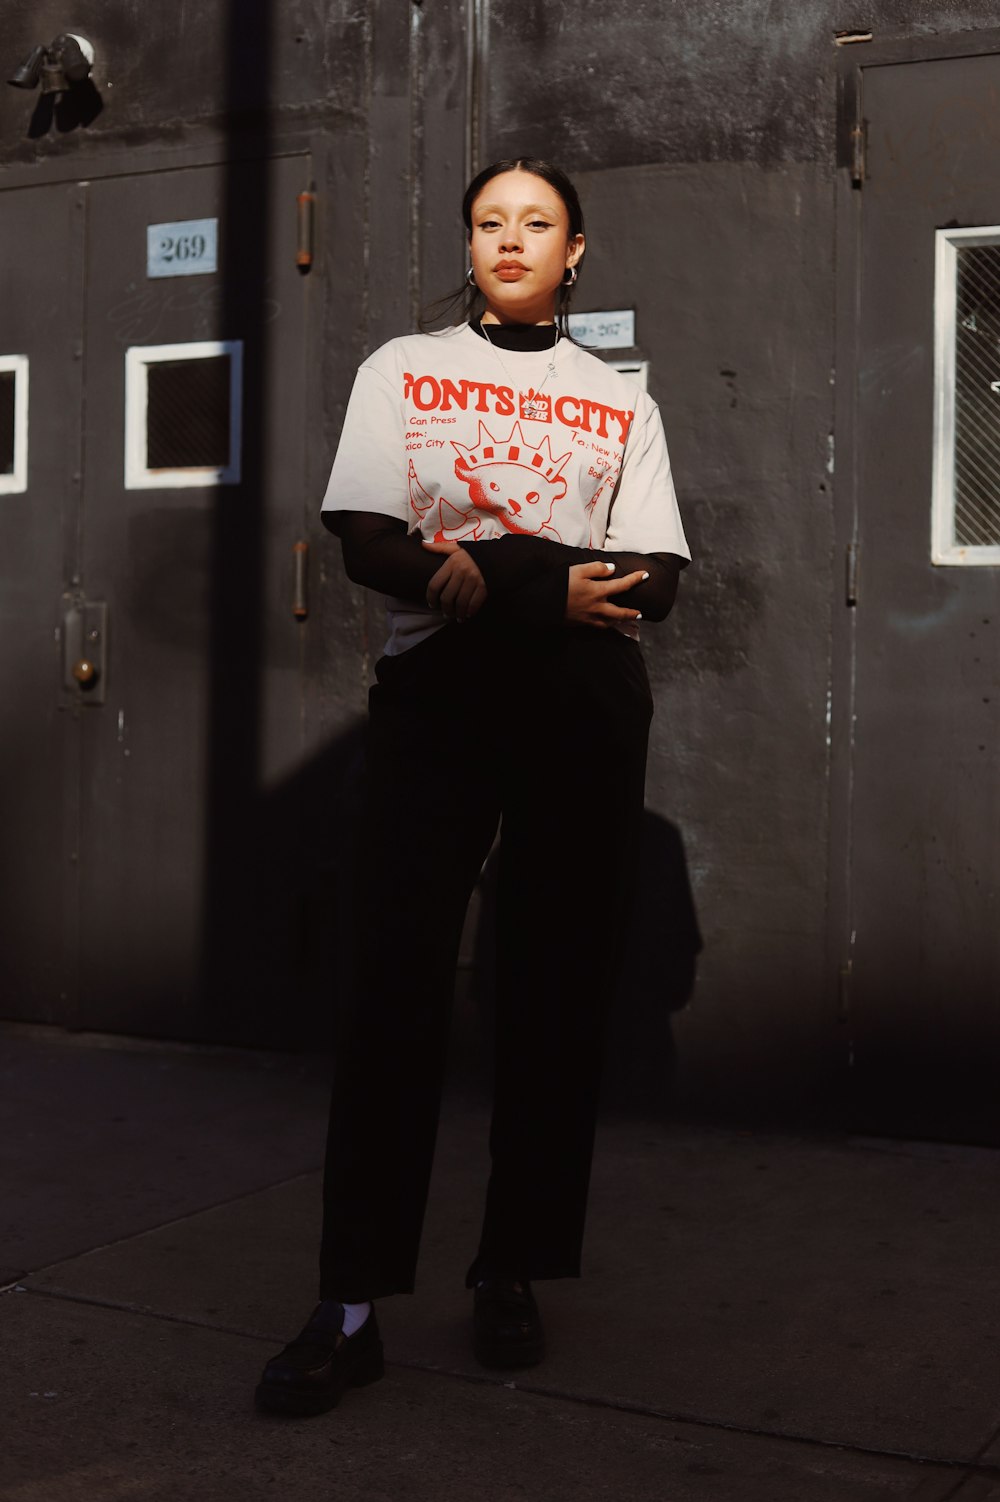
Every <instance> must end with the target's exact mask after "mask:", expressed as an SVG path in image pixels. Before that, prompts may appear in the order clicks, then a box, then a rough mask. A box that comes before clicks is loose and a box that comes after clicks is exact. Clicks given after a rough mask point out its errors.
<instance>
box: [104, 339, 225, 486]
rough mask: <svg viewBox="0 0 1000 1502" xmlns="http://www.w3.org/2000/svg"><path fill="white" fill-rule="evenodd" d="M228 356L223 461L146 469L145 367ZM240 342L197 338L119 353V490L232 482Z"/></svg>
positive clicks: (147, 387) (151, 345) (147, 382)
mask: <svg viewBox="0 0 1000 1502" xmlns="http://www.w3.org/2000/svg"><path fill="white" fill-rule="evenodd" d="M219 355H228V356H229V463H228V464H227V465H223V466H220V465H191V466H187V465H185V466H179V467H177V468H175V469H150V468H149V463H148V458H149V451H148V445H147V416H148V409H149V379H148V376H147V371H148V368H149V366H150V365H153V364H155V363H157V362H159V361H161V360H207V359H211V358H213V357H216V356H219ZM242 416H243V340H242V339H203V340H198V341H196V342H193V343H191V344H133V345H131V346H130V347H129V348H128V349H127V350H126V351H125V489H126V490H182V489H189V488H191V487H193V486H204V485H238V484H239V483H240V457H241V448H242V438H243V424H242Z"/></svg>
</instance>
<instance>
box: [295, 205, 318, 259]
mask: <svg viewBox="0 0 1000 1502" xmlns="http://www.w3.org/2000/svg"><path fill="white" fill-rule="evenodd" d="M296 204H297V207H298V246H297V249H296V251H295V264H296V266H297V267H298V268H299V270H300V271H303V272H305V271H308V270H309V269H310V268H311V266H312V263H313V225H314V218H315V205H316V194H315V193H313V192H308V193H300V194H299V196H298V198H297V199H296Z"/></svg>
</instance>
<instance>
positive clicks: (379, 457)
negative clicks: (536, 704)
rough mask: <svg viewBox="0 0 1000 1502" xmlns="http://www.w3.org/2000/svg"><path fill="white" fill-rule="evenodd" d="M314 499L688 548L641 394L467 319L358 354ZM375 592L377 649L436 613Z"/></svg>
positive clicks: (654, 424) (560, 350)
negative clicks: (380, 599)
mask: <svg viewBox="0 0 1000 1502" xmlns="http://www.w3.org/2000/svg"><path fill="white" fill-rule="evenodd" d="M550 362H552V363H553V364H554V366H555V369H554V371H551V372H550V371H549V370H548V366H549V364H550ZM323 510H324V511H325V512H327V513H329V512H331V511H374V512H378V513H380V514H382V515H384V516H393V517H398V518H399V519H400V520H405V521H406V522H407V524H408V526H409V530H410V531H411V532H417V531H419V532H420V534H421V536H422V537H424V538H426V539H427V540H428V541H432V540H434V541H438V542H442V541H452V540H453V541H455V542H461V541H463V540H469V541H471V540H476V541H482V540H484V539H488V538H500V537H503V536H505V535H506V534H510V533H513V534H521V535H524V536H530V537H546V538H549V539H550V540H552V541H554V542H563V543H568V544H570V545H571V546H574V547H585V548H607V549H608V550H609V551H614V550H615V549H622V550H628V551H630V552H637V553H675V554H677V555H678V556H679V557H681V558H690V556H691V554H690V552H689V551H688V545H687V541H686V540H685V537H684V529H683V526H682V524H681V518H680V513H679V511H678V509H677V497H676V495H675V492H674V485H673V479H672V477H671V473H670V459H669V457H668V454H667V445H666V440H665V438H664V435H663V425H662V423H661V422H660V413H659V409H658V407H657V406H656V403H655V402H654V401H652V399H651V398H650V397H649V396H648V395H647V394H646V393H645V392H644V391H640V390H639V389H638V388H637V387H636V386H634V385H632V384H631V382H629V381H627V380H626V379H625V377H624V376H622V375H621V374H620V373H619V372H618V371H616V370H612V369H611V367H610V366H608V365H605V363H604V362H603V360H599V359H598V358H597V357H596V356H595V355H591V354H588V353H587V351H586V350H583V349H581V348H580V347H579V346H578V345H575V344H573V343H571V342H570V341H569V340H568V339H560V340H559V341H558V343H557V344H556V346H555V349H554V351H553V350H551V349H549V350H530V351H525V350H511V349H503V350H497V349H496V348H495V347H494V346H492V345H490V344H488V343H487V342H486V340H485V339H483V338H481V337H480V335H478V334H475V333H473V332H472V330H471V329H470V328H469V327H468V325H466V324H463V325H461V326H460V327H458V328H456V329H447V330H445V331H444V332H443V333H440V334H413V335H408V336H405V337H404V338H401V339H391V340H390V341H389V343H388V344H383V345H382V347H381V349H377V350H376V351H375V353H374V354H373V355H371V356H370V357H369V359H367V360H366V361H365V362H364V364H363V365H362V366H361V368H360V370H359V371H358V374H357V378H356V380H355V383H354V389H353V391H352V392H351V399H350V402H349V403H348V408H347V415H346V418H345V421H344V430H343V434H342V436H341V440H340V446H339V448H338V449H337V457H336V459H335V461H334V465H333V470H332V472H331V474H330V481H329V484H328V486H327V490H326V495H325V497H324V499H323ZM387 605H388V609H389V618H390V624H391V633H390V637H389V642H388V644H387V646H386V652H387V653H388V654H389V655H394V654H396V653H398V652H401V651H404V650H405V649H406V648H407V647H410V646H413V645H414V644H415V643H416V642H417V641H420V640H422V639H423V638H424V637H425V636H428V635H429V634H430V633H431V632H432V631H435V630H437V629H438V628H439V627H440V626H442V625H444V617H443V616H442V615H441V614H440V613H439V612H437V611H432V610H430V609H428V607H427V606H426V605H425V604H422V603H421V602H419V601H416V602H415V601H404V600H388V601H387ZM629 634H630V635H631V634H637V633H635V632H634V628H633V630H632V631H630V632H629Z"/></svg>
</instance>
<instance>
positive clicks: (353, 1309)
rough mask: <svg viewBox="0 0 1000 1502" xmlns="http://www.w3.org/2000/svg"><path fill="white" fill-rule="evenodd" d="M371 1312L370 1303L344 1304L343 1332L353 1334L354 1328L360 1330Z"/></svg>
mask: <svg viewBox="0 0 1000 1502" xmlns="http://www.w3.org/2000/svg"><path fill="white" fill-rule="evenodd" d="M371 1312H372V1306H371V1304H345V1305H344V1334H345V1335H353V1334H354V1332H355V1330H360V1329H361V1326H362V1325H363V1324H364V1322H365V1320H366V1319H367V1318H368V1316H369V1314H371Z"/></svg>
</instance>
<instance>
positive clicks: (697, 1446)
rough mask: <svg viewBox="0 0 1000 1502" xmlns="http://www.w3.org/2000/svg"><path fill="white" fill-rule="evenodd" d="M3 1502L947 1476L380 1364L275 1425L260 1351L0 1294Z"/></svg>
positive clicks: (886, 1494)
mask: <svg viewBox="0 0 1000 1502" xmlns="http://www.w3.org/2000/svg"><path fill="white" fill-rule="evenodd" d="M0 1310H2V1315H3V1319H4V1324H5V1328H6V1333H7V1336H8V1338H9V1339H12V1340H13V1342H14V1343H15V1345H16V1348H17V1352H18V1359H17V1361H16V1363H15V1365H14V1367H13V1369H10V1368H8V1369H7V1370H6V1371H5V1373H4V1377H3V1387H4V1408H5V1411H6V1413H7V1415H8V1426H7V1435H6V1438H5V1442H4V1453H3V1457H2V1459H0V1477H2V1490H3V1496H4V1499H5V1502H43V1499H44V1502H50V1499H52V1498H56V1497H57V1498H59V1502H95V1499H98V1498H99V1499H100V1502H136V1499H139V1498H141V1499H143V1502H195V1499H197V1502H237V1499H238V1502H243V1499H245V1498H258V1497H267V1496H278V1495H280V1496H285V1497H296V1498H301V1499H302V1502H328V1499H329V1498H331V1497H336V1498H338V1499H339V1502H407V1499H426V1502H469V1498H471V1497H479V1498H483V1499H484V1502H507V1499H511V1502H515V1499H518V1502H520V1499H524V1498H545V1499H546V1502H580V1499H588V1498H608V1499H615V1498H621V1497H628V1498H629V1499H636V1502H646V1499H648V1502H662V1499H663V1498H664V1497H665V1496H669V1497H670V1498H671V1502H774V1499H775V1498H778V1497H789V1498H792V1497H794V1498H795V1499H796V1502H800V1499H801V1502H874V1499H881V1498H886V1499H889V1498H901V1499H902V1498H912V1497H913V1495H914V1492H913V1487H914V1484H915V1481H916V1479H917V1477H918V1476H920V1477H922V1478H923V1479H924V1480H925V1481H926V1482H927V1483H929V1484H930V1485H929V1486H928V1488H927V1489H925V1490H924V1491H923V1492H922V1493H921V1496H922V1497H924V1498H925V1499H926V1502H937V1499H943V1498H944V1497H945V1496H946V1495H947V1492H948V1489H949V1488H950V1487H951V1486H952V1485H953V1484H954V1479H955V1478H954V1476H953V1475H952V1474H951V1473H949V1472H948V1471H946V1470H943V1469H939V1468H932V1469H931V1470H930V1471H929V1473H924V1472H922V1471H916V1470H915V1468H914V1467H913V1466H912V1465H910V1464H908V1463H907V1462H906V1461H903V1460H900V1459H895V1458H890V1457H884V1456H867V1455H857V1454H851V1453H846V1452H840V1451H837V1450H828V1449H823V1448H821V1447H818V1446H815V1445H789V1444H786V1443H783V1442H782V1441H780V1440H773V1439H768V1438H760V1437H756V1436H749V1435H736V1434H729V1433H725V1432H724V1431H720V1430H713V1429H708V1428H704V1427H702V1426H698V1425H685V1424H678V1423H673V1422H669V1421H664V1420H661V1419H658V1418H653V1417H648V1416H642V1415H637V1414H627V1413H619V1412H615V1411H614V1410H611V1409H608V1408H602V1407H593V1406H590V1405H586V1404H581V1403H577V1402H573V1401H569V1400H566V1399H559V1398H544V1397H538V1396H535V1395H534V1394H524V1393H520V1392H517V1391H512V1390H510V1389H509V1388H505V1387H504V1386H503V1385H502V1384H501V1383H499V1382H495V1383H490V1384H488V1385H480V1384H473V1383H467V1382H463V1381H459V1380H455V1379H449V1378H446V1377H440V1376H436V1375H434V1374H432V1373H429V1372H425V1371H411V1370H406V1369H404V1368H400V1367H390V1369H389V1371H388V1374H387V1378H386V1380H385V1381H384V1382H383V1383H381V1384H380V1385H378V1386H377V1387H374V1388H369V1389H366V1390H365V1391H364V1392H360V1393H351V1394H348V1396H347V1397H346V1398H345V1399H344V1401H343V1403H342V1404H341V1406H340V1407H339V1408H338V1410H337V1411H336V1413H334V1414H332V1415H328V1416H324V1417H323V1418H321V1419H318V1420H316V1419H313V1420H308V1421H298V1422H296V1421H292V1422H282V1421H280V1420H273V1419H266V1418H262V1417H259V1416H257V1415H256V1414H255V1413H254V1412H253V1410H252V1407H251V1405H250V1401H249V1394H250V1392H251V1389H252V1385H253V1383H254V1381H255V1380H256V1377H257V1373H258V1369H259V1367H260V1365H261V1363H262V1361H263V1359H264V1357H265V1356H266V1354H267V1348H266V1347H265V1346H264V1345H263V1344H262V1343H261V1342H259V1341H256V1340H252V1339H249V1338H246V1337H239V1336H233V1335H226V1334H222V1333H220V1332H218V1331H216V1330H199V1329H194V1328H192V1327H191V1326H189V1325H182V1324H176V1323H173V1322H168V1321H164V1320H158V1319H148V1318H146V1319H144V1318H139V1317H136V1316H134V1315H129V1314H123V1313H121V1312H119V1311H115V1310H105V1309H93V1308H86V1307H83V1306H81V1305H79V1304H67V1303H61V1302H56V1301H54V1300H48V1299H41V1298H32V1297H31V1296H30V1295H26V1294H25V1295H19V1294H7V1295H5V1296H3V1297H2V1298H0Z"/></svg>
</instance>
